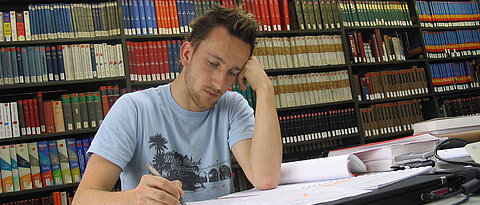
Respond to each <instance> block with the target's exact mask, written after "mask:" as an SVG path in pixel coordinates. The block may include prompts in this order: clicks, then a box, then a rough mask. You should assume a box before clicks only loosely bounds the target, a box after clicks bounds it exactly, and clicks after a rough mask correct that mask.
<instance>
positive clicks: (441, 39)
mask: <svg viewBox="0 0 480 205" xmlns="http://www.w3.org/2000/svg"><path fill="white" fill-rule="evenodd" d="M423 38H424V40H425V50H426V52H427V57H429V58H446V57H460V56H471V55H477V54H480V29H476V30H452V31H423Z"/></svg>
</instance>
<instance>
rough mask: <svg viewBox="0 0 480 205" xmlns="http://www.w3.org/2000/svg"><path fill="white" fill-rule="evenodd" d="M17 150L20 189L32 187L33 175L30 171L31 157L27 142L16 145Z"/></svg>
mask: <svg viewBox="0 0 480 205" xmlns="http://www.w3.org/2000/svg"><path fill="white" fill-rule="evenodd" d="M15 147H16V151H17V164H18V175H19V178H20V190H22V191H23V190H27V189H32V188H33V187H32V175H31V171H30V157H29V154H28V145H27V144H26V143H22V144H17V145H15Z"/></svg>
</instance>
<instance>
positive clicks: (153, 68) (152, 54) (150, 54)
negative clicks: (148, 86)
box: [147, 41, 158, 80]
mask: <svg viewBox="0 0 480 205" xmlns="http://www.w3.org/2000/svg"><path fill="white" fill-rule="evenodd" d="M154 45H155V44H154V43H153V42H152V41H148V42H147V48H148V50H147V52H148V59H150V71H151V75H152V80H158V79H157V74H158V69H157V66H158V61H157V60H158V56H155V54H156V52H155V49H154V48H153V47H154ZM155 62H156V63H155Z"/></svg>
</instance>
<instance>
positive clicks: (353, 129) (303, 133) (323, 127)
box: [278, 108, 358, 144]
mask: <svg viewBox="0 0 480 205" xmlns="http://www.w3.org/2000/svg"><path fill="white" fill-rule="evenodd" d="M278 120H279V122H280V131H281V134H282V142H283V144H289V143H296V142H304V141H311V140H318V139H324V138H329V137H335V136H341V135H349V134H355V133H358V127H357V121H356V117H355V112H354V109H353V108H343V109H335V108H333V109H332V108H316V109H311V110H306V111H292V112H288V113H282V114H280V115H279V116H278Z"/></svg>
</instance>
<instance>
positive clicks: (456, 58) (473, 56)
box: [428, 55, 480, 63]
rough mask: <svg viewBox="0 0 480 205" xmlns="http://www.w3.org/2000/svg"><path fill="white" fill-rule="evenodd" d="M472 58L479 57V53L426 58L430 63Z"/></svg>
mask: <svg viewBox="0 0 480 205" xmlns="http://www.w3.org/2000/svg"><path fill="white" fill-rule="evenodd" d="M474 58H480V55H471V56H462V57H447V58H428V61H429V62H430V63H436V62H438V63H442V62H451V61H461V60H471V59H474Z"/></svg>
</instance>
